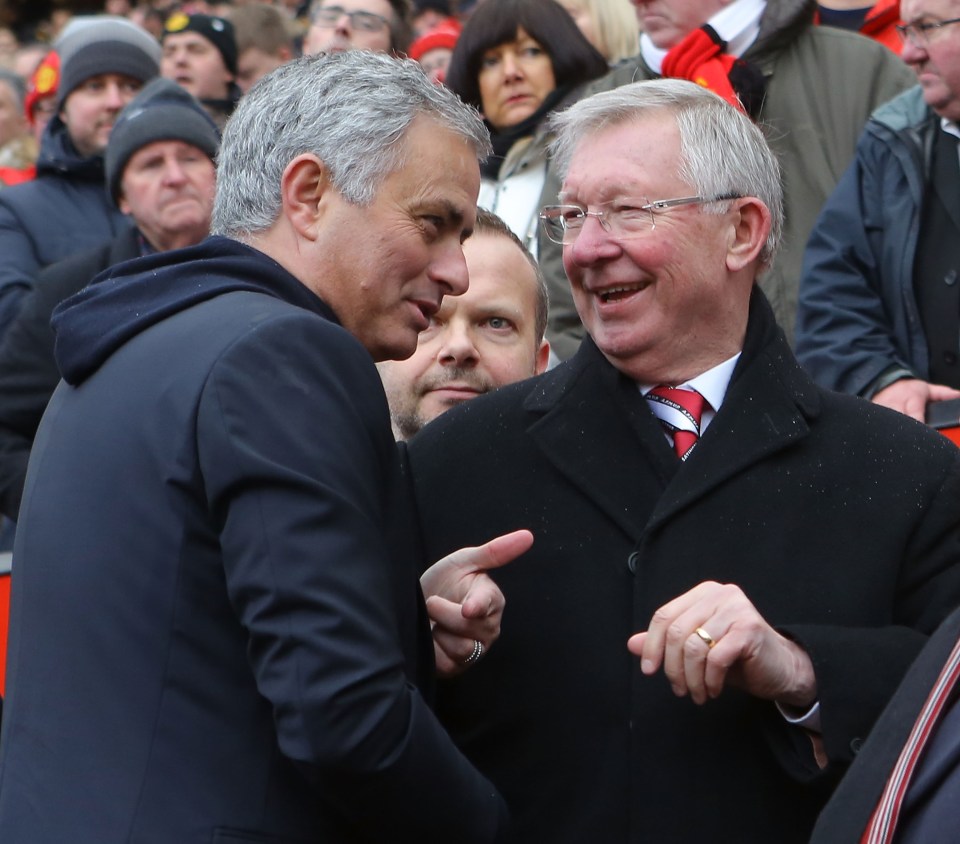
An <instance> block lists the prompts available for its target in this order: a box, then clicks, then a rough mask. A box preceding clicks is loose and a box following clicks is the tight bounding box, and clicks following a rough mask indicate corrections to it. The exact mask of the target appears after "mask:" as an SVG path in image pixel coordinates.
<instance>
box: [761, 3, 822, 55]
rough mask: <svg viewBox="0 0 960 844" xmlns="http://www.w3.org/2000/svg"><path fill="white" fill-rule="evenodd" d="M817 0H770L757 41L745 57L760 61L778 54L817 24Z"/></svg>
mask: <svg viewBox="0 0 960 844" xmlns="http://www.w3.org/2000/svg"><path fill="white" fill-rule="evenodd" d="M816 11H817V3H816V0H767V7H766V9H764V12H763V17H762V18H760V32H759V33H758V34H757V40H756V41H754V42H753V44H752V45H751V46H750V48H749V49H748V50H747V52H746V53H744V56H743V57H744V58H745V59H748V60H749V61H752V62H757V63H758V64H763V62H764V61H765V60H766V59H767V58H770V57H772V56H775V55H777V54H778V53H780V52H781V51H782V50H783V49H785V48H786V46H787V45H789V44H792V43H793V42H794V41H795V40H796V39H797V36H798V35H799V34H800V33H801V32H803V31H804V30H806V29H808V28H809V27H811V26H813V21H814V17H815V15H816Z"/></svg>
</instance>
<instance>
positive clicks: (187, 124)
mask: <svg viewBox="0 0 960 844" xmlns="http://www.w3.org/2000/svg"><path fill="white" fill-rule="evenodd" d="M154 141H183V142H184V143H187V144H191V145H193V146H195V147H197V148H198V149H200V150H203V152H205V153H206V154H207V155H208V156H210V160H211V161H212V160H213V159H214V158H216V155H217V150H218V149H219V148H220V131H219V130H218V129H217V126H216V124H215V123H214V122H213V120H211V119H210V116H209V115H208V114H207V112H206V111H204V109H203V106H201V105H200V103H199V102H197V100H196V98H194V96H193V95H192V94H190V93H189V92H187V91H185V90H184V89H183V88H181V87H180V86H179V85H177V83H176V82H172V81H171V80H169V79H163V78H158V79H154V80H153V81H152V82H151V83H150V84H149V85H147V86H146V87H145V88H144V89H143V90H142V91H140V93H139V94H137V96H136V97H134V98H133V99H132V100H131V101H130V102H129V103H128V104H127V105H126V107H125V108H124V109H123V111H121V112H120V115H119V117H117V122H116V123H114V125H113V130H112V131H111V132H110V140H109V142H108V143H107V154H106V156H105V168H106V173H107V191H108V193H109V194H110V197H111V198H112V199H113V201H114V202H116V201H117V196H118V194H119V193H120V180H121V178H122V177H123V170H124V168H125V167H126V166H127V162H128V161H129V160H130V157H131V156H132V155H133V154H134V153H135V152H137V151H138V150H140V149H143V147H145V146H147V144H152V143H153V142H154Z"/></svg>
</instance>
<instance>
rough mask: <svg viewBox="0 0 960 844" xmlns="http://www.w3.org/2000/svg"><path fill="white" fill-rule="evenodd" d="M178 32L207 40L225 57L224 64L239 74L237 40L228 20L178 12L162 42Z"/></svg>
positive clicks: (165, 29) (169, 19) (162, 37)
mask: <svg viewBox="0 0 960 844" xmlns="http://www.w3.org/2000/svg"><path fill="white" fill-rule="evenodd" d="M177 32H196V33H198V34H199V35H202V36H203V37H204V38H206V39H207V41H209V42H210V43H211V44H213V46H214V47H216V48H217V49H218V50H219V51H220V55H221V56H223V63H224V65H226V68H227V70H229V71H230V72H231V73H232V74H233V75H234V76H236V74H237V39H236V36H235V35H234V33H233V24H232V23H230V21H228V20H227V19H226V18H216V17H214V16H213V15H188V14H185V13H183V12H177V13H176V14H175V15H171V16H170V17H169V18H168V19H167V22H166V23H165V24H164V26H163V35H162V36H161V38H160V40H161V42H162V41H163V40H164V39H165V38H166V37H167V36H168V35H173V34H175V33H177Z"/></svg>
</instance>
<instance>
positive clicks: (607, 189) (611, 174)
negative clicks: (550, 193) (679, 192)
mask: <svg viewBox="0 0 960 844" xmlns="http://www.w3.org/2000/svg"><path fill="white" fill-rule="evenodd" d="M680 163H681V144H680V130H679V128H678V127H677V122H676V119H675V117H674V114H673V113H672V112H670V111H668V110H666V109H663V110H659V109H658V110H647V111H644V112H642V113H640V114H639V115H637V116H635V117H626V118H623V119H619V120H616V121H611V122H608V123H604V124H602V125H599V126H597V127H595V128H591V129H589V130H587V131H585V132H584V133H583V134H582V135H581V136H580V137H579V138H578V140H577V141H576V143H575V144H574V146H573V148H572V149H571V154H570V160H569V162H568V166H567V171H566V174H565V177H564V180H563V186H562V188H561V191H560V197H561V199H564V198H571V197H572V196H574V195H575V194H576V193H577V192H578V191H581V190H583V189H584V188H585V187H586V186H588V185H589V186H590V187H591V189H592V192H598V193H599V194H601V195H602V196H601V197H600V198H612V197H613V196H614V195H616V194H617V193H618V191H619V190H620V189H621V188H629V189H636V188H637V187H643V186H644V185H645V184H646V183H648V182H650V181H654V182H659V181H663V180H673V179H675V178H677V177H678V174H679V170H680Z"/></svg>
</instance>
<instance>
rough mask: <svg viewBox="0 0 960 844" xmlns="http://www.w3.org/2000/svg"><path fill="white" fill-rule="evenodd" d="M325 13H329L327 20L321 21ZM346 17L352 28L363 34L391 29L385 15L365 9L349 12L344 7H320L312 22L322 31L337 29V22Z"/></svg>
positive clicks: (315, 12)
mask: <svg viewBox="0 0 960 844" xmlns="http://www.w3.org/2000/svg"><path fill="white" fill-rule="evenodd" d="M324 12H327V13H328V14H327V19H326V20H321V17H320V16H321V15H322V14H323V13H324ZM330 13H333V15H332V16H331V14H330ZM344 15H346V16H347V17H348V18H349V19H350V27H351V28H352V29H357V30H360V31H361V32H383V30H384V29H385V28H386V29H389V28H390V21H389V20H388V19H387V18H385V17H384V16H383V15H378V14H377V13H376V12H365V11H364V10H363V9H357V10H356V11H353V12H348V11H347V10H346V9H344V8H343V6H320V7H318V8H317V9H316V10H315V11H314V13H313V15H312V17H311V20H312V22H313V23H314V24H315V25H316V26H319V27H320V28H321V29H334V28H336V25H337V21H339V20H340V18H342V17H343V16H344ZM358 21H370V22H376V24H377V25H376V26H375V27H371V26H369V25H367V24H358V23H357V22H358Z"/></svg>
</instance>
